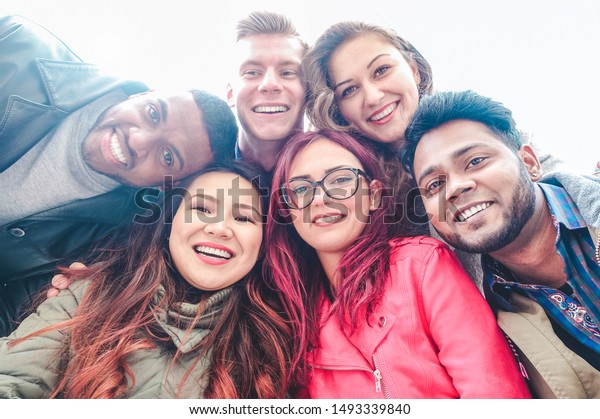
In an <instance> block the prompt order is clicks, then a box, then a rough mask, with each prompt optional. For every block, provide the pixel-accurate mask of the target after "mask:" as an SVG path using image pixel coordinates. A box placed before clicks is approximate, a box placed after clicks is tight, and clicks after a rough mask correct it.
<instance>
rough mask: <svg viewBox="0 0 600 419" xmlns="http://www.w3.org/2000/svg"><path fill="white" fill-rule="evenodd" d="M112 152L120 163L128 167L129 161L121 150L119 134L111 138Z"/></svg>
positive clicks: (110, 146) (114, 134)
mask: <svg viewBox="0 0 600 419" xmlns="http://www.w3.org/2000/svg"><path fill="white" fill-rule="evenodd" d="M109 148H110V152H111V153H112V155H113V156H114V158H115V159H117V160H118V161H119V162H121V163H123V165H125V166H127V159H126V158H125V153H123V150H121V144H119V139H118V137H117V133H116V132H115V133H113V135H112V137H111V138H110V143H109Z"/></svg>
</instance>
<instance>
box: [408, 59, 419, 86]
mask: <svg viewBox="0 0 600 419" xmlns="http://www.w3.org/2000/svg"><path fill="white" fill-rule="evenodd" d="M406 61H408V65H409V66H410V68H411V70H412V73H413V77H414V79H415V83H416V84H417V87H419V86H420V85H421V73H420V72H419V67H418V66H417V62H416V61H415V59H414V57H413V56H412V55H411V56H410V58H409V59H408V60H406Z"/></svg>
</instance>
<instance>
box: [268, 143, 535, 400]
mask: <svg viewBox="0 0 600 419" xmlns="http://www.w3.org/2000/svg"><path fill="white" fill-rule="evenodd" d="M389 182H390V180H389V179H388V178H387V177H386V175H385V170H384V168H383V165H382V163H381V160H380V158H378V157H377V154H376V153H375V151H374V150H373V149H371V146H370V145H366V144H363V143H361V142H359V141H357V140H356V139H354V138H353V137H352V136H351V135H349V134H347V133H342V132H334V131H319V132H309V133H304V134H298V135H297V136H295V137H294V138H293V139H291V140H290V142H289V143H288V144H287V145H286V147H285V148H284V150H283V151H282V154H281V156H280V159H279V162H278V164H277V167H276V169H275V172H274V177H273V194H272V196H271V204H270V210H269V219H268V224H267V233H266V242H267V243H268V248H267V255H266V261H265V269H266V270H267V275H265V277H266V278H270V279H272V280H273V281H274V283H273V284H272V285H273V287H275V288H276V289H279V290H280V291H281V293H282V299H283V300H284V304H285V308H286V311H287V314H288V316H289V317H290V319H291V321H292V322H291V323H292V325H293V327H294V328H295V330H294V333H295V336H296V341H295V345H296V348H295V352H296V353H297V356H296V358H295V361H294V363H295V367H297V368H296V371H297V372H298V377H297V379H298V380H299V381H300V383H302V384H303V385H304V386H305V388H306V393H302V394H300V396H305V397H313V398H383V397H388V398H458V397H469V398H527V397H530V395H529V392H528V390H527V385H526V383H525V381H524V379H523V377H522V375H521V373H520V372H519V369H518V367H517V363H516V362H515V358H514V356H513V354H512V353H511V350H510V348H509V346H508V345H507V343H506V340H505V339H504V337H503V335H502V333H501V332H500V330H499V329H498V326H497V325H496V321H495V319H494V316H493V314H492V312H491V310H490V309H489V307H488V305H487V303H486V302H485V301H484V299H483V297H482V295H481V294H480V292H479V291H478V290H477V288H476V287H475V285H474V284H473V283H472V281H471V280H470V279H469V277H468V276H467V274H466V273H465V272H464V270H463V269H462V267H461V266H460V264H459V262H458V260H457V259H456V257H455V255H454V254H453V253H452V252H451V251H450V250H449V248H448V247H447V246H446V245H445V244H443V243H441V242H439V241H437V240H435V239H432V238H429V237H424V236H416V237H415V236H413V237H410V235H409V233H407V234H405V235H404V236H400V237H399V236H398V235H397V232H398V229H397V228H394V229H391V228H390V227H391V226H390V224H389V223H390V222H391V221H392V220H397V219H398V217H397V215H395V216H392V214H391V212H393V211H394V210H395V209H397V208H398V206H397V205H396V204H395V202H394V199H392V196H390V195H391V193H390V191H391V184H390V183H389ZM392 231H393V233H392ZM392 235H394V237H395V238H392Z"/></svg>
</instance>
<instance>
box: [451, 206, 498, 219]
mask: <svg viewBox="0 0 600 419" xmlns="http://www.w3.org/2000/svg"><path fill="white" fill-rule="evenodd" d="M491 205H492V203H491V202H484V203H482V204H477V205H473V206H472V207H469V208H467V209H465V210H462V211H458V212H457V213H456V214H454V218H455V219H456V220H457V221H459V222H461V223H462V222H465V221H467V220H468V219H469V218H471V217H472V216H474V215H475V214H478V213H480V212H481V211H483V210H485V209H487V208H489V207H490V206H491Z"/></svg>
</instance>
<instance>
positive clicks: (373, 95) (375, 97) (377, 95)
mask: <svg viewBox="0 0 600 419" xmlns="http://www.w3.org/2000/svg"><path fill="white" fill-rule="evenodd" d="M363 91H364V94H365V103H366V104H367V106H376V105H378V104H379V103H380V101H381V99H383V96H385V94H384V93H383V92H382V91H381V90H380V89H379V88H378V87H377V86H375V85H374V84H373V83H365V84H364V85H363Z"/></svg>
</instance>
